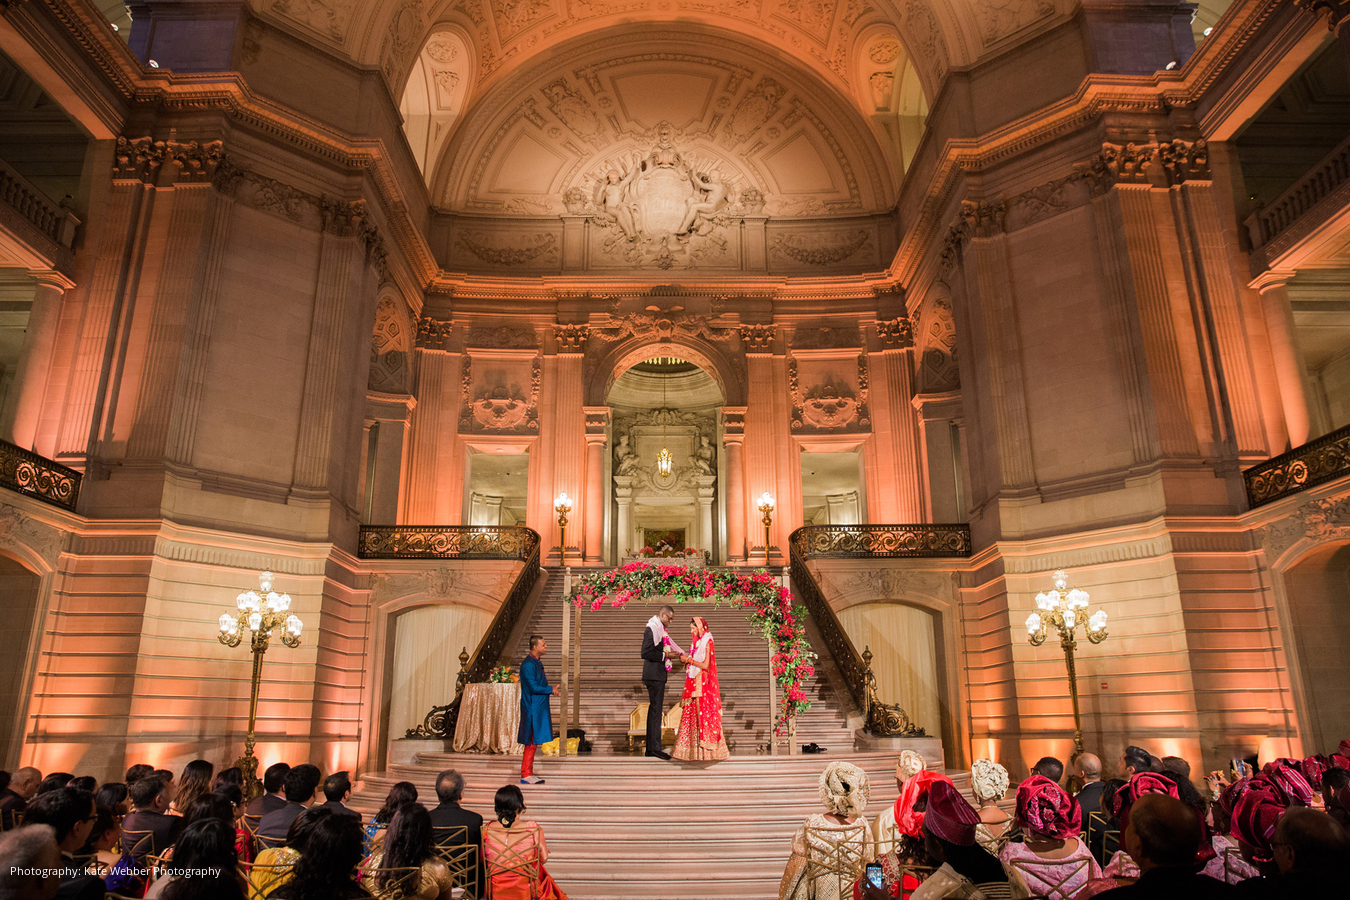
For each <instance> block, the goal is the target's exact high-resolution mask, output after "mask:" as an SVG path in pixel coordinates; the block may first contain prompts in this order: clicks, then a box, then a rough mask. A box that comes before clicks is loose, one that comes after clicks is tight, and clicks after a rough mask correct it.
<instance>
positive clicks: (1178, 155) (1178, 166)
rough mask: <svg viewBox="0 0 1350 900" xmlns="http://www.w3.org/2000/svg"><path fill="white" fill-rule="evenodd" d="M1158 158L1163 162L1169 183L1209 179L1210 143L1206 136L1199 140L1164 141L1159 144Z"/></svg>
mask: <svg viewBox="0 0 1350 900" xmlns="http://www.w3.org/2000/svg"><path fill="white" fill-rule="evenodd" d="M1158 159H1159V160H1160V161H1161V162H1162V165H1163V171H1164V172H1165V173H1166V174H1167V183H1168V184H1169V185H1175V184H1182V183H1184V182H1187V181H1208V180H1209V177H1210V175H1209V145H1208V143H1207V142H1206V141H1205V139H1204V138H1201V139H1199V140H1197V141H1183V140H1179V139H1178V140H1174V141H1171V142H1166V141H1164V142H1163V143H1162V144H1159V145H1158Z"/></svg>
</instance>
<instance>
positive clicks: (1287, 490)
mask: <svg viewBox="0 0 1350 900" xmlns="http://www.w3.org/2000/svg"><path fill="white" fill-rule="evenodd" d="M1342 475H1350V425H1347V426H1345V427H1344V428H1338V429H1336V430H1335V431H1333V432H1331V433H1330V434H1327V435H1324V436H1322V437H1320V438H1318V439H1317V440H1315V441H1309V442H1308V443H1306V444H1304V445H1303V446H1302V447H1295V448H1294V449H1293V450H1290V451H1289V452H1288V453H1282V454H1280V455H1279V456H1277V457H1275V458H1274V459H1268V460H1266V461H1265V462H1263V463H1260V464H1259V465H1255V466H1252V467H1251V468H1250V469H1248V470H1247V471H1245V472H1243V473H1242V480H1243V481H1244V482H1246V485H1247V505H1248V506H1250V507H1251V508H1252V509H1256V507H1258V506H1264V505H1265V504H1267V503H1274V502H1275V501H1276V500H1279V499H1280V498H1281V497H1288V496H1289V495H1290V494H1297V493H1298V492H1299V491H1305V490H1307V489H1308V488H1310V487H1316V486H1317V485H1319V484H1325V483H1326V482H1328V481H1331V480H1332V479H1335V478H1340V477H1341V476H1342Z"/></svg>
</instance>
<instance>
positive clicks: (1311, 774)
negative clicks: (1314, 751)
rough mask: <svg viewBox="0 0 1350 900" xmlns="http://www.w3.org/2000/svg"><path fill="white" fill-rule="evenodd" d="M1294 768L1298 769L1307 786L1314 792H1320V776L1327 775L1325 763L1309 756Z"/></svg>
mask: <svg viewBox="0 0 1350 900" xmlns="http://www.w3.org/2000/svg"><path fill="white" fill-rule="evenodd" d="M1294 768H1296V769H1298V771H1299V774H1301V775H1302V776H1303V777H1304V779H1305V780H1307V782H1308V786H1309V787H1311V788H1312V789H1313V790H1314V791H1320V790H1321V789H1322V776H1323V775H1325V774H1326V773H1327V764H1326V763H1325V762H1323V761H1322V760H1320V759H1318V758H1317V757H1316V756H1309V757H1308V758H1307V759H1305V760H1303V761H1302V762H1301V763H1299V764H1298V765H1297V766H1295V767H1294Z"/></svg>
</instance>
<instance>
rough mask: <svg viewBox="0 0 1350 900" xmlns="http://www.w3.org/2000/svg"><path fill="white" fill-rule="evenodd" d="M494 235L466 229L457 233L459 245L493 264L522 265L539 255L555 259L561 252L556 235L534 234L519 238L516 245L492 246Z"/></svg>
mask: <svg viewBox="0 0 1350 900" xmlns="http://www.w3.org/2000/svg"><path fill="white" fill-rule="evenodd" d="M494 239H496V236H494V235H492V234H489V233H487V232H482V231H466V232H464V233H463V234H461V235H459V245H460V246H461V247H463V248H464V249H466V250H468V251H469V252H470V253H472V254H473V255H474V256H476V257H478V258H479V259H481V260H482V261H483V262H486V263H491V264H492V265H494V266H508V267H509V266H523V265H526V264H527V263H531V262H534V261H535V260H536V259H539V258H540V257H549V258H551V259H555V260H556V259H557V258H558V257H559V254H560V252H561V247H560V245H559V243H558V238H557V235H554V234H552V233H543V234H534V235H529V236H525V237H522V238H520V241H521V244H519V245H517V246H504V247H502V246H492V243H493V241H494Z"/></svg>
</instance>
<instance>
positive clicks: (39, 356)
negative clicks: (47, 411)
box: [4, 272, 75, 450]
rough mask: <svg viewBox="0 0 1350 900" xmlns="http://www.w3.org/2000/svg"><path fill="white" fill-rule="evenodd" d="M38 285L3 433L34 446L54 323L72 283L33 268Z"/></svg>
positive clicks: (27, 446) (53, 340) (29, 447)
mask: <svg viewBox="0 0 1350 900" xmlns="http://www.w3.org/2000/svg"><path fill="white" fill-rule="evenodd" d="M33 277H34V278H35V279H36V280H37V289H36V290H35V291H34V292H33V307H32V309H31V310H30V311H29V313H28V327H27V333H26V334H25V336H24V342H23V349H22V350H20V351H19V361H18V364H17V365H16V366H15V368H14V386H13V387H12V388H11V390H12V391H13V393H14V397H15V401H14V402H13V403H11V404H10V405H9V408H10V420H9V421H8V422H6V423H5V429H4V434H5V437H6V438H7V439H8V440H9V441H10V443H13V444H17V445H18V446H20V447H22V448H24V449H25V450H32V449H33V441H34V439H35V438H36V436H37V425H38V417H39V416H40V415H41V412H42V404H43V401H44V398H45V397H46V394H47V373H48V371H49V370H50V369H51V365H52V354H53V353H54V352H55V350H56V332H57V326H58V325H59V324H60V321H61V301H62V300H63V299H64V298H65V294H66V291H67V290H69V289H70V288H72V287H74V286H75V285H74V283H72V282H71V281H70V280H68V279H67V278H66V277H65V276H63V275H59V274H57V273H56V272H35V273H33Z"/></svg>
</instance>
